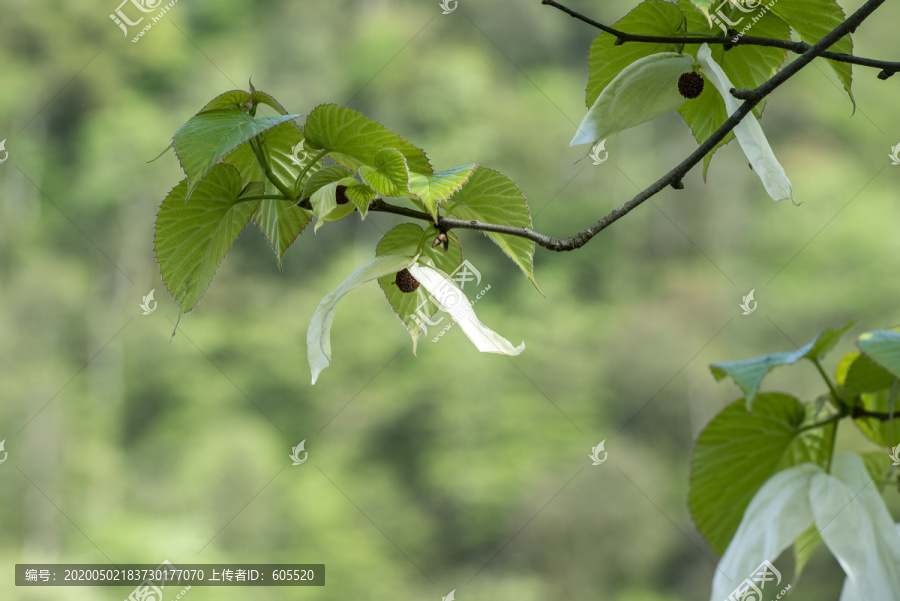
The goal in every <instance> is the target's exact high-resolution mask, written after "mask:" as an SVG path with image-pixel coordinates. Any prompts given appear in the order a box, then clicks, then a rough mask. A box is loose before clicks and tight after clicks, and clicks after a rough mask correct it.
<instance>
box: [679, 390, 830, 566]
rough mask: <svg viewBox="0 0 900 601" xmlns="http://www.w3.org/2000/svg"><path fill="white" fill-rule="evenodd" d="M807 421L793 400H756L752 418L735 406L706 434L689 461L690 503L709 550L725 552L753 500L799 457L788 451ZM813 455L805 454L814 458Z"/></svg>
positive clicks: (739, 404)
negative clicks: (772, 479)
mask: <svg viewBox="0 0 900 601" xmlns="http://www.w3.org/2000/svg"><path fill="white" fill-rule="evenodd" d="M804 417H805V412H804V408H803V405H802V404H801V403H800V401H798V400H797V399H795V398H794V397H792V396H789V395H785V394H777V393H763V394H760V395H759V397H758V398H757V400H756V406H755V408H754V411H753V414H752V415H748V413H747V410H746V408H745V407H744V403H743V402H742V401H735V402H734V403H732V404H730V405H728V406H727V407H726V408H725V409H724V410H723V411H722V412H721V413H719V414H718V415H717V416H716V417H714V418H713V420H712V421H711V422H710V423H709V424H708V425H707V426H706V428H704V430H703V432H702V433H701V434H700V436H699V438H698V439H697V444H696V447H695V448H694V456H693V459H692V461H691V480H690V492H689V496H688V499H689V500H688V503H689V505H690V509H691V515H693V517H694V522H695V523H696V524H697V528H698V529H699V530H700V532H701V533H702V534H703V536H704V537H705V538H706V540H707V541H709V544H710V546H711V547H712V548H713V549H714V550H715V551H716V552H718V553H722V552H724V550H725V548H726V547H727V546H728V543H729V541H731V538H732V536H734V533H735V531H736V530H737V528H738V524H740V522H741V518H742V516H743V515H744V509H746V507H747V505H748V504H749V503H750V500H751V499H752V498H753V495H755V494H756V492H757V491H758V490H759V489H760V487H761V486H762V485H763V483H765V481H766V480H768V479H769V478H770V477H772V475H774V474H775V473H777V472H778V471H779V470H781V469H784V468H786V467H789V465H790V464H791V461H792V460H793V459H795V458H802V456H803V455H804V453H803V452H801V451H799V450H798V449H797V448H796V447H794V448H792V445H793V444H794V443H795V441H800V442H797V443H796V444H803V440H802V439H800V438H798V437H797V432H798V430H799V428H800V427H801V425H802V423H803V421H804ZM813 453H814V451H806V454H807V455H812V454H813Z"/></svg>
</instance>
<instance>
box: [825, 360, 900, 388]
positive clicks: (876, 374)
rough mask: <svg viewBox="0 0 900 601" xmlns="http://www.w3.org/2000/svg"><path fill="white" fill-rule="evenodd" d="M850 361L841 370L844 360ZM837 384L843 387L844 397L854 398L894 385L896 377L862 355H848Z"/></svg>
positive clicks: (839, 371)
mask: <svg viewBox="0 0 900 601" xmlns="http://www.w3.org/2000/svg"><path fill="white" fill-rule="evenodd" d="M848 357H849V358H850V360H849V361H848V362H847V363H846V366H845V367H844V368H843V369H841V366H842V365H843V364H844V360H845V359H847V358H848ZM835 380H836V381H835V383H836V384H837V385H838V386H840V387H841V390H842V391H843V393H844V396H845V397H846V398H848V399H850V398H853V397H855V396H857V395H859V394H861V393H864V392H878V391H880V390H884V389H886V388H890V386H891V385H892V384H893V383H894V376H893V375H892V374H891V373H890V372H889V371H887V370H886V369H884V368H883V367H881V366H879V365H878V364H877V363H875V362H874V361H873V360H872V359H870V358H869V357H868V356H867V355H863V354H862V353H858V352H852V353H848V354H847V355H846V356H845V357H844V359H842V360H841V365H839V366H838V370H837V378H836V379H835Z"/></svg>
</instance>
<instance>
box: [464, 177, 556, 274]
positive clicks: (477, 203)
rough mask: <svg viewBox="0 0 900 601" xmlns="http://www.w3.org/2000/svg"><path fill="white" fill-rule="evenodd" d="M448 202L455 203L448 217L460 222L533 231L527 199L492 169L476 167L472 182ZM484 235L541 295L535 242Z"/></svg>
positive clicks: (506, 179) (467, 181)
mask: <svg viewBox="0 0 900 601" xmlns="http://www.w3.org/2000/svg"><path fill="white" fill-rule="evenodd" d="M448 202H452V203H453V206H452V208H449V209H448V214H452V215H454V216H456V217H458V218H460V219H474V220H479V221H485V222H487V223H502V224H504V225H512V226H517V227H527V228H530V227H531V212H530V211H529V210H528V202H527V201H526V200H525V195H524V194H522V191H521V190H519V188H518V186H516V184H515V183H513V181H512V180H510V179H509V178H508V177H506V176H505V175H502V174H500V173H498V172H496V171H493V170H491V169H486V168H484V167H476V168H475V170H474V171H473V172H472V174H471V175H470V176H469V179H468V180H466V182H465V183H464V184H463V185H462V187H460V188H459V190H457V191H456V192H454V193H453V196H451V197H450V200H449V201H448ZM484 234H485V236H487V237H488V238H490V239H491V240H493V241H494V243H495V244H496V245H497V246H499V247H500V249H501V250H503V252H504V253H506V255H507V256H508V257H509V258H510V259H512V260H513V262H514V263H515V264H516V265H518V266H519V267H520V268H521V269H522V271H523V272H525V275H526V276H527V277H528V279H529V280H531V283H532V284H534V287H535V288H537V289H538V291H539V292H540V288H539V287H538V285H537V282H536V281H535V280H534V242H532V241H530V240H526V239H525V238H520V237H518V236H508V235H506V234H496V233H493V232H484Z"/></svg>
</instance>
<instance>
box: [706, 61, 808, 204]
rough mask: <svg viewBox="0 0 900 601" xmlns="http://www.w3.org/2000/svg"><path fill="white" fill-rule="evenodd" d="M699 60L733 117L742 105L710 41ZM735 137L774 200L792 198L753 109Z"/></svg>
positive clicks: (789, 186) (736, 127) (782, 172)
mask: <svg viewBox="0 0 900 601" xmlns="http://www.w3.org/2000/svg"><path fill="white" fill-rule="evenodd" d="M697 60H698V61H700V70H701V71H702V72H703V75H705V76H706V78H707V79H708V80H710V81H711V82H712V84H713V85H714V86H715V87H716V90H718V92H719V94H721V95H722V99H723V100H725V109H726V112H727V113H728V116H729V117H730V116H731V115H732V114H733V113H734V112H735V111H736V110H738V107H740V106H741V104H742V102H741V101H740V100H738V99H737V98H735V97H734V96H732V95H731V92H730V91H729V90H731V88H733V87H734V86H733V85H731V81H730V80H729V79H728V76H727V75H725V72H724V71H723V70H722V67H720V66H719V65H718V63H716V61H714V60H713V59H712V52H711V51H710V49H709V46H708V45H707V44H703V45H702V46H700V49H699V50H698V51H697ZM734 136H735V137H736V138H737V141H738V144H740V145H741V150H743V151H744V154H745V155H747V160H748V161H750V165H751V166H752V167H753V171H755V172H756V174H757V175H758V176H759V179H760V180H762V183H763V186H765V188H766V192H768V193H769V196H771V197H772V200H786V199H791V198H792V197H791V182H790V181H789V180H788V178H787V175H786V174H785V173H784V168H783V167H782V166H781V163H779V162H778V159H776V158H775V153H774V152H772V147H771V146H769V141H768V140H766V135H765V134H764V133H763V130H762V127H760V125H759V121H758V120H757V119H756V115H754V114H753V113H752V112H750V113H747V116H745V117H744V118H743V119H742V120H741V122H740V123H738V124H737V125H736V126H735V127H734Z"/></svg>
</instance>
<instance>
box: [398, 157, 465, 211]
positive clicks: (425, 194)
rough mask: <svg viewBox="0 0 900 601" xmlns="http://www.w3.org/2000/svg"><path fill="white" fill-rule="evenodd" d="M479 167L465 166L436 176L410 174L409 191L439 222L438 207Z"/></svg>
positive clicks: (439, 172) (440, 172)
mask: <svg viewBox="0 0 900 601" xmlns="http://www.w3.org/2000/svg"><path fill="white" fill-rule="evenodd" d="M475 167H477V165H476V164H475V163H472V164H471V165H463V166H462V167H454V168H453V169H447V170H446V171H438V172H437V173H435V174H434V175H425V174H421V173H410V174H409V190H410V191H411V192H412V193H413V194H415V195H416V196H417V197H418V198H419V200H421V201H422V203H423V204H424V205H425V208H426V209H427V210H428V212H429V213H431V216H432V218H434V221H435V222H437V218H438V217H437V206H438V203H440V202H441V201H442V200H444V199H446V198H448V197H449V196H450V195H451V194H453V193H454V192H456V191H457V190H459V189H460V187H462V185H463V184H464V183H466V180H468V179H469V176H470V175H472V172H473V171H474V170H475Z"/></svg>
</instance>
